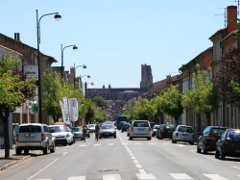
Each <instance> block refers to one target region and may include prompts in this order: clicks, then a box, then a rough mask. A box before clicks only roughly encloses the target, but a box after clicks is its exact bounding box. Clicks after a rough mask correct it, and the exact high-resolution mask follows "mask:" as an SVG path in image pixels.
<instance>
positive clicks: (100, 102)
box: [93, 96, 108, 109]
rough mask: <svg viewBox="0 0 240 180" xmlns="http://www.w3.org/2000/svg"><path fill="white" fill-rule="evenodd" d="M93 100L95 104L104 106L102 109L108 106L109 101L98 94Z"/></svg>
mask: <svg viewBox="0 0 240 180" xmlns="http://www.w3.org/2000/svg"><path fill="white" fill-rule="evenodd" d="M93 102H95V104H96V105H97V106H98V107H100V108H102V109H106V108H107V107H108V104H107V102H106V101H105V99H104V98H103V97H101V96H96V97H94V98H93Z"/></svg>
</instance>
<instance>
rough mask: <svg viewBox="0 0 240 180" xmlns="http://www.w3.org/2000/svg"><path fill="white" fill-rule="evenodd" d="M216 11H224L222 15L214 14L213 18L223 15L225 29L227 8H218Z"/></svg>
mask: <svg viewBox="0 0 240 180" xmlns="http://www.w3.org/2000/svg"><path fill="white" fill-rule="evenodd" d="M218 9H224V14H214V16H222V15H224V27H226V26H227V8H218Z"/></svg>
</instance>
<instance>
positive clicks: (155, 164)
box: [0, 131, 240, 180]
mask: <svg viewBox="0 0 240 180" xmlns="http://www.w3.org/2000/svg"><path fill="white" fill-rule="evenodd" d="M30 153H31V155H32V157H31V158H29V159H27V160H25V161H23V162H21V163H19V164H16V165H15V166H12V167H11V168H9V169H7V170H5V171H2V172H0V179H1V180H37V179H38V180H40V179H41V180H102V179H103V180H137V179H147V180H151V179H156V180H172V179H173V180H174V179H181V180H188V179H194V180H203V179H204V180H205V179H210V180H227V179H228V180H235V179H240V159H236V158H226V160H218V159H215V157H214V153H208V154H198V153H196V145H189V144H187V143H177V144H172V143H171V140H170V139H163V140H158V139H156V138H152V140H151V141H148V140H146V139H133V140H131V141H129V140H128V137H127V136H126V133H121V132H120V131H117V138H116V139H114V138H103V139H100V140H99V141H98V142H97V141H95V140H94V134H91V138H90V139H87V140H86V142H83V141H77V142H76V143H75V144H73V145H72V146H58V147H57V149H56V152H55V153H52V154H47V155H42V152H41V151H31V152H30Z"/></svg>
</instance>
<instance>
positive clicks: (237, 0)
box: [235, 0, 240, 15]
mask: <svg viewBox="0 0 240 180" xmlns="http://www.w3.org/2000/svg"><path fill="white" fill-rule="evenodd" d="M239 1H240V0H235V2H237V15H239V4H240V2H239Z"/></svg>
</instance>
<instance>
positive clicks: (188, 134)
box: [172, 125, 194, 144]
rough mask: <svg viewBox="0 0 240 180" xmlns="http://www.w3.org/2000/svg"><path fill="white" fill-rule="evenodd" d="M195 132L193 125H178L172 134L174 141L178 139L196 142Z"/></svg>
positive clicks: (191, 142)
mask: <svg viewBox="0 0 240 180" xmlns="http://www.w3.org/2000/svg"><path fill="white" fill-rule="evenodd" d="M193 139H194V134H193V128H192V126H187V125H178V126H177V127H176V129H175V131H174V132H173V134H172V143H177V141H183V142H188V143H189V144H194V140H193Z"/></svg>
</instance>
